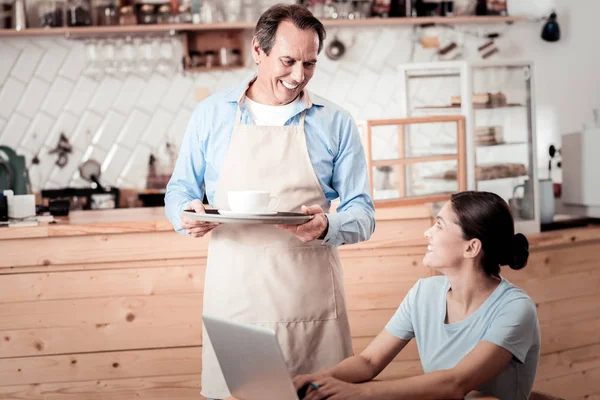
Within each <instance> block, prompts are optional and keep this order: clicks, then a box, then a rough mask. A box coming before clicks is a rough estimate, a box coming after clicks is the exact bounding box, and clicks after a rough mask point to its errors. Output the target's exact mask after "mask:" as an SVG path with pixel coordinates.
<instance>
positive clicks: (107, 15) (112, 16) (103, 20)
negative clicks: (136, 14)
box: [95, 1, 119, 26]
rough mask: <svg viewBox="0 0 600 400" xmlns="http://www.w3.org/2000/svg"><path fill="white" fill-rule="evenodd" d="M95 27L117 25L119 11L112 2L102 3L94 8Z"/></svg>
mask: <svg viewBox="0 0 600 400" xmlns="http://www.w3.org/2000/svg"><path fill="white" fill-rule="evenodd" d="M96 19H97V21H95V23H96V25H100V26H111V25H119V9H118V8H117V6H116V5H115V3H114V2H112V1H108V2H107V1H103V2H100V3H99V4H98V5H97V6H96Z"/></svg>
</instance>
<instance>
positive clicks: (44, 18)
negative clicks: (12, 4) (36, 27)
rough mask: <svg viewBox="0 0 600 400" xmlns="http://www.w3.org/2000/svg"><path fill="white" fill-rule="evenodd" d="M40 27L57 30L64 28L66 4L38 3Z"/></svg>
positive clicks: (46, 1) (57, 2)
mask: <svg viewBox="0 0 600 400" xmlns="http://www.w3.org/2000/svg"><path fill="white" fill-rule="evenodd" d="M38 15H39V18H40V27H42V28H46V27H48V28H56V27H60V26H64V17H63V16H64V2H62V1H55V0H44V1H40V2H38Z"/></svg>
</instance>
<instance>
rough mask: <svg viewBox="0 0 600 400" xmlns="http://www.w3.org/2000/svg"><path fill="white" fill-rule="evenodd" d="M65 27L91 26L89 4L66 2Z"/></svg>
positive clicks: (81, 1) (68, 0)
mask: <svg viewBox="0 0 600 400" xmlns="http://www.w3.org/2000/svg"><path fill="white" fill-rule="evenodd" d="M66 11H67V12H66V15H67V26H89V25H91V24H92V18H91V14H90V3H89V1H87V0H67V10H66Z"/></svg>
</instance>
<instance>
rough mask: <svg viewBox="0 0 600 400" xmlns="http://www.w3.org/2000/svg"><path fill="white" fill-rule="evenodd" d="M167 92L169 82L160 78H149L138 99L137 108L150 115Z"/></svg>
mask: <svg viewBox="0 0 600 400" xmlns="http://www.w3.org/2000/svg"><path fill="white" fill-rule="evenodd" d="M168 90H169V81H168V80H167V79H166V78H164V77H162V76H155V77H153V78H151V79H150V80H149V81H148V83H147V85H146V86H145V88H144V90H143V92H142V95H141V96H140V97H139V99H138V102H137V106H138V107H140V108H142V109H143V110H144V111H147V112H150V113H151V112H152V111H154V109H155V108H156V106H157V104H158V103H159V102H160V101H161V100H162V98H163V96H164V95H165V94H166V93H167V91H168Z"/></svg>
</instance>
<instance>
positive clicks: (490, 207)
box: [450, 191, 529, 276]
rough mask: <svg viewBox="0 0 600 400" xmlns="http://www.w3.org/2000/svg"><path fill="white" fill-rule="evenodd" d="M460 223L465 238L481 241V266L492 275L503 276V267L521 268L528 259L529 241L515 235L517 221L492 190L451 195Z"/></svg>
mask: <svg viewBox="0 0 600 400" xmlns="http://www.w3.org/2000/svg"><path fill="white" fill-rule="evenodd" d="M450 203H451V204H452V209H453V211H454V213H455V214H456V217H457V219H458V220H457V224H458V225H459V226H460V228H461V229H462V233H463V238H464V239H465V240H471V239H479V240H480V241H481V247H482V254H481V267H482V268H483V270H484V271H485V273H486V274H488V275H490V276H499V275H500V266H502V265H508V266H509V267H510V268H512V269H521V268H524V267H525V266H526V265H527V258H529V241H528V240H527V238H526V237H525V236H524V235H522V234H521V233H517V234H516V235H515V224H514V221H513V218H512V215H511V213H510V209H509V208H508V204H506V202H505V201H504V200H503V199H502V198H501V197H500V196H498V195H497V194H494V193H489V192H474V191H468V192H460V193H456V194H454V195H452V197H451V198H450Z"/></svg>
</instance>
